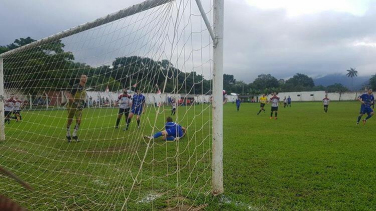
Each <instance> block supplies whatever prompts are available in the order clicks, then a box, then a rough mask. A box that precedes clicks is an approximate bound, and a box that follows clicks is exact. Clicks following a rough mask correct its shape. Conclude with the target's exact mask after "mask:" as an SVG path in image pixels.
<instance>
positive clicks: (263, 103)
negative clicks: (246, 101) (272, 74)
mask: <svg viewBox="0 0 376 211" xmlns="http://www.w3.org/2000/svg"><path fill="white" fill-rule="evenodd" d="M259 101H260V111H259V112H258V113H257V115H259V114H260V113H261V111H264V113H265V109H264V107H265V104H266V103H267V102H268V98H267V97H266V96H265V94H263V95H262V97H260V99H259Z"/></svg>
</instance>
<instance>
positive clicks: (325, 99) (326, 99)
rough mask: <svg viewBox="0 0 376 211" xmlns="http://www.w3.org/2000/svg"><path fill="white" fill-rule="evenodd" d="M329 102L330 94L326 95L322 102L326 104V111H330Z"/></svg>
mask: <svg viewBox="0 0 376 211" xmlns="http://www.w3.org/2000/svg"><path fill="white" fill-rule="evenodd" d="M329 102H330V99H329V98H328V95H325V98H324V99H322V104H323V105H324V111H325V113H328V107H329Z"/></svg>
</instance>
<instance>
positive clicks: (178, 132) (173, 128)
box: [144, 117, 187, 141]
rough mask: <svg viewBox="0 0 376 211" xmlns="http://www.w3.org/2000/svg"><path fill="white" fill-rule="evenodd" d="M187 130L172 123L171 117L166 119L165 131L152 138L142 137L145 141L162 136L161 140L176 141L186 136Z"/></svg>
mask: <svg viewBox="0 0 376 211" xmlns="http://www.w3.org/2000/svg"><path fill="white" fill-rule="evenodd" d="M186 132H187V129H185V128H184V127H182V126H180V125H179V124H177V123H175V122H173V121H172V118H171V117H167V119H166V125H165V130H163V131H160V132H157V133H155V134H154V135H153V136H144V138H147V139H156V138H159V137H161V136H163V140H166V141H174V140H178V139H180V138H182V137H184V135H185V134H186Z"/></svg>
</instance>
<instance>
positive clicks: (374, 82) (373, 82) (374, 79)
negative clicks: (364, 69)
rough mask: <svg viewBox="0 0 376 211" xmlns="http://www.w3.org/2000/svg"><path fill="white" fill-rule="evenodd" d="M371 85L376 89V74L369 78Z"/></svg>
mask: <svg viewBox="0 0 376 211" xmlns="http://www.w3.org/2000/svg"><path fill="white" fill-rule="evenodd" d="M369 86H370V88H371V89H372V90H376V74H375V75H373V76H372V77H371V78H370V79H369Z"/></svg>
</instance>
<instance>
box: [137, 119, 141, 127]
mask: <svg viewBox="0 0 376 211" xmlns="http://www.w3.org/2000/svg"><path fill="white" fill-rule="evenodd" d="M137 126H138V127H140V120H139V119H138V120H137Z"/></svg>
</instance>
